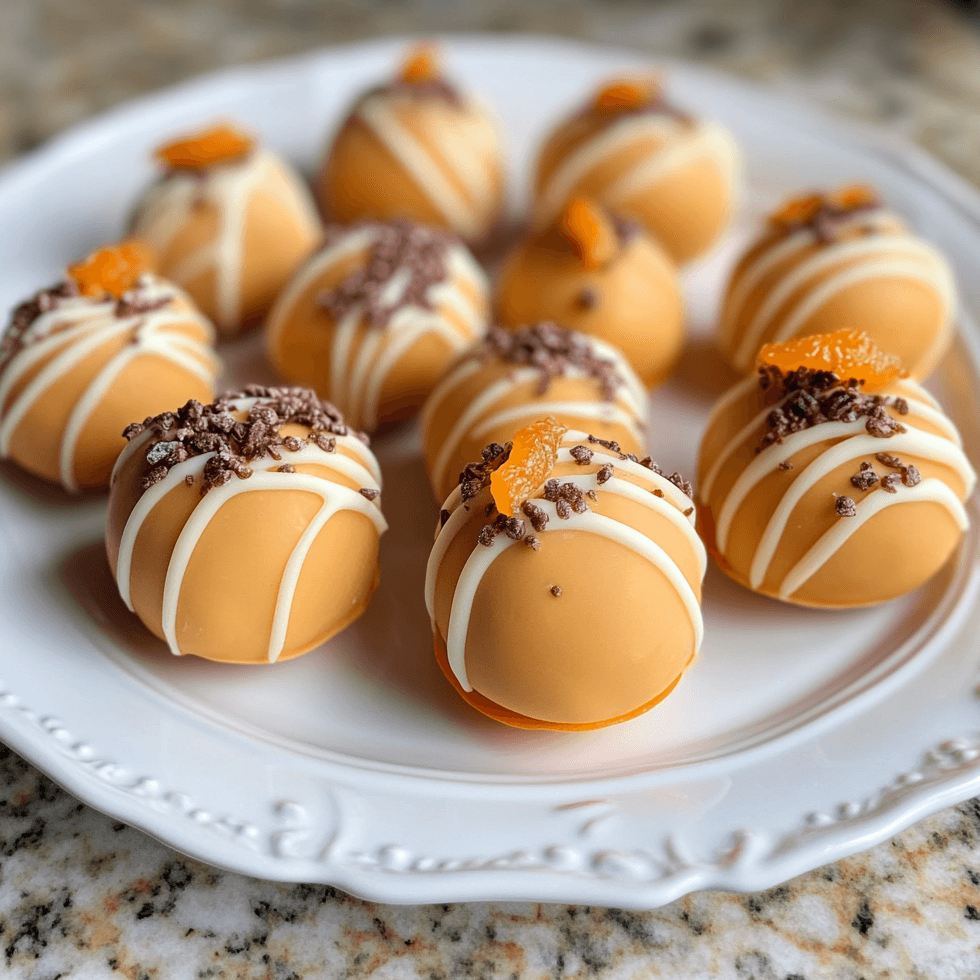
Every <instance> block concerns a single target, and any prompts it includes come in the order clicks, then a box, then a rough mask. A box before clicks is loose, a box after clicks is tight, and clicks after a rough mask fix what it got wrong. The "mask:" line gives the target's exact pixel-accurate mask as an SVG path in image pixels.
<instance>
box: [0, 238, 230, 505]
mask: <svg viewBox="0 0 980 980" xmlns="http://www.w3.org/2000/svg"><path fill="white" fill-rule="evenodd" d="M153 267H154V258H153V255H152V252H151V250H150V249H148V248H147V246H146V244H145V243H144V242H141V241H138V240H134V239H130V240H126V241H123V242H120V243H118V244H116V245H110V246H107V247H105V248H102V249H99V250H98V251H96V252H93V253H92V254H91V255H90V256H88V258H87V259H85V260H84V261H82V262H78V263H76V264H74V265H71V266H69V267H68V269H67V272H66V276H65V279H64V280H63V281H61V282H60V283H58V284H57V285H55V286H52V287H50V288H49V289H44V290H41V291H40V292H39V293H37V294H35V295H34V296H33V297H32V298H31V299H30V300H28V301H26V302H25V303H22V304H21V305H20V306H18V307H17V308H16V309H15V310H14V313H13V316H12V318H11V321H10V324H9V325H8V327H7V329H6V332H5V333H4V334H3V337H2V340H0V456H3V457H4V458H9V459H12V460H14V461H15V462H16V463H18V464H19V465H20V466H22V467H23V468H24V469H26V470H28V471H29V472H31V473H33V474H35V475H36V476H40V477H43V478H44V479H46V480H51V481H53V482H56V483H60V484H61V485H62V486H63V487H65V489H67V490H72V491H75V490H80V489H91V488H96V487H102V486H105V485H106V484H107V483H108V482H109V474H110V473H111V472H112V467H113V464H114V463H115V461H116V457H117V456H118V455H119V453H120V452H121V451H122V449H123V447H124V446H125V444H126V441H125V439H123V436H122V431H123V429H124V428H125V427H126V425H127V424H128V423H129V422H130V421H132V419H133V418H134V417H136V418H142V417H143V416H145V415H149V414H154V413H156V412H159V411H162V410H163V409H164V408H165V407H166V406H168V405H172V404H174V403H175V402H179V401H181V400H183V399H186V398H198V399H204V400H205V401H210V399H211V397H212V395H213V394H214V384H215V380H216V378H217V374H218V372H219V370H220V363H219V361H218V359H217V357H216V356H215V354H214V351H213V349H212V344H213V342H214V329H213V327H212V326H211V323H210V322H209V321H208V320H207V319H206V318H205V317H204V316H202V315H201V313H200V312H199V311H198V310H197V308H196V307H195V306H194V304H193V302H192V301H191V299H190V297H189V296H187V294H186V293H184V292H183V291H182V290H181V289H179V288H178V287H177V286H175V285H174V284H173V283H170V282H168V281H166V280H165V279H162V278H161V277H159V276H158V275H156V273H155V272H154V271H153Z"/></svg>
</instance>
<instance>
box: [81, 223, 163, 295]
mask: <svg viewBox="0 0 980 980" xmlns="http://www.w3.org/2000/svg"><path fill="white" fill-rule="evenodd" d="M155 268H156V256H155V255H154V254H153V250H152V249H151V248H150V246H149V245H147V244H146V242H144V241H142V239H139V238H127V239H125V240H124V241H121V242H119V243H118V244H116V245H107V246H106V247H105V248H100V249H99V250H98V251H97V252H93V253H92V254H91V255H89V256H88V258H86V259H85V260H84V261H82V262H76V263H75V264H74V265H70V266H68V270H67V271H68V276H69V277H70V278H71V279H72V280H73V282H74V283H75V285H76V286H77V287H78V291H79V292H80V293H81V294H82V295H83V296H105V295H106V294H107V293H108V294H109V295H110V296H115V298H116V299H119V297H120V296H122V295H123V293H125V292H126V291H127V290H129V289H132V288H133V286H135V285H136V281H137V280H138V279H139V277H140V276H141V275H143V273H144V272H152V271H153V270H154V269H155Z"/></svg>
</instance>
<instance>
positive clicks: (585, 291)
mask: <svg viewBox="0 0 980 980" xmlns="http://www.w3.org/2000/svg"><path fill="white" fill-rule="evenodd" d="M598 303H599V294H598V292H596V290H595V289H593V288H592V287H591V286H585V287H583V288H582V289H581V290H580V291H579V294H578V297H577V299H576V304H577V306H578V308H579V309H580V310H593V309H595V307H596V306H597V305H598Z"/></svg>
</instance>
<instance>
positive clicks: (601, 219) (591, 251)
mask: <svg viewBox="0 0 980 980" xmlns="http://www.w3.org/2000/svg"><path fill="white" fill-rule="evenodd" d="M558 229H559V231H561V233H562V237H563V238H565V239H566V240H567V241H568V242H570V243H571V246H572V248H573V249H574V250H575V254H576V255H577V256H578V257H579V258H580V259H581V260H582V266H583V268H585V269H599V268H601V267H602V266H604V265H606V264H607V263H608V262H609V261H611V260H612V258H613V257H614V256H615V255H616V253H617V252H618V251H619V238H618V237H617V235H616V229H615V228H614V227H613V224H612V222H611V221H610V220H609V219H608V218H607V217H606V216H605V215H604V214H603V213H602V211H600V210H599V208H598V207H596V205H594V204H593V203H592V202H591V201H588V200H586V199H585V198H584V197H573V198H572V199H571V200H570V201H569V202H568V206H567V207H566V208H565V213H564V214H563V215H562V217H561V221H560V222H559V225H558Z"/></svg>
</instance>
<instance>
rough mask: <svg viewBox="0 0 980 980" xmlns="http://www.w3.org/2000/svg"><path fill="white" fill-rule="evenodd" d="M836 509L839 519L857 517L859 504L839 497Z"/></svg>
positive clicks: (848, 498)
mask: <svg viewBox="0 0 980 980" xmlns="http://www.w3.org/2000/svg"><path fill="white" fill-rule="evenodd" d="M834 509H835V510H836V511H837V516H838V517H857V504H855V503H854V501H853V500H852V499H851V498H850V497H838V498H837V502H836V504H835V505H834Z"/></svg>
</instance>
